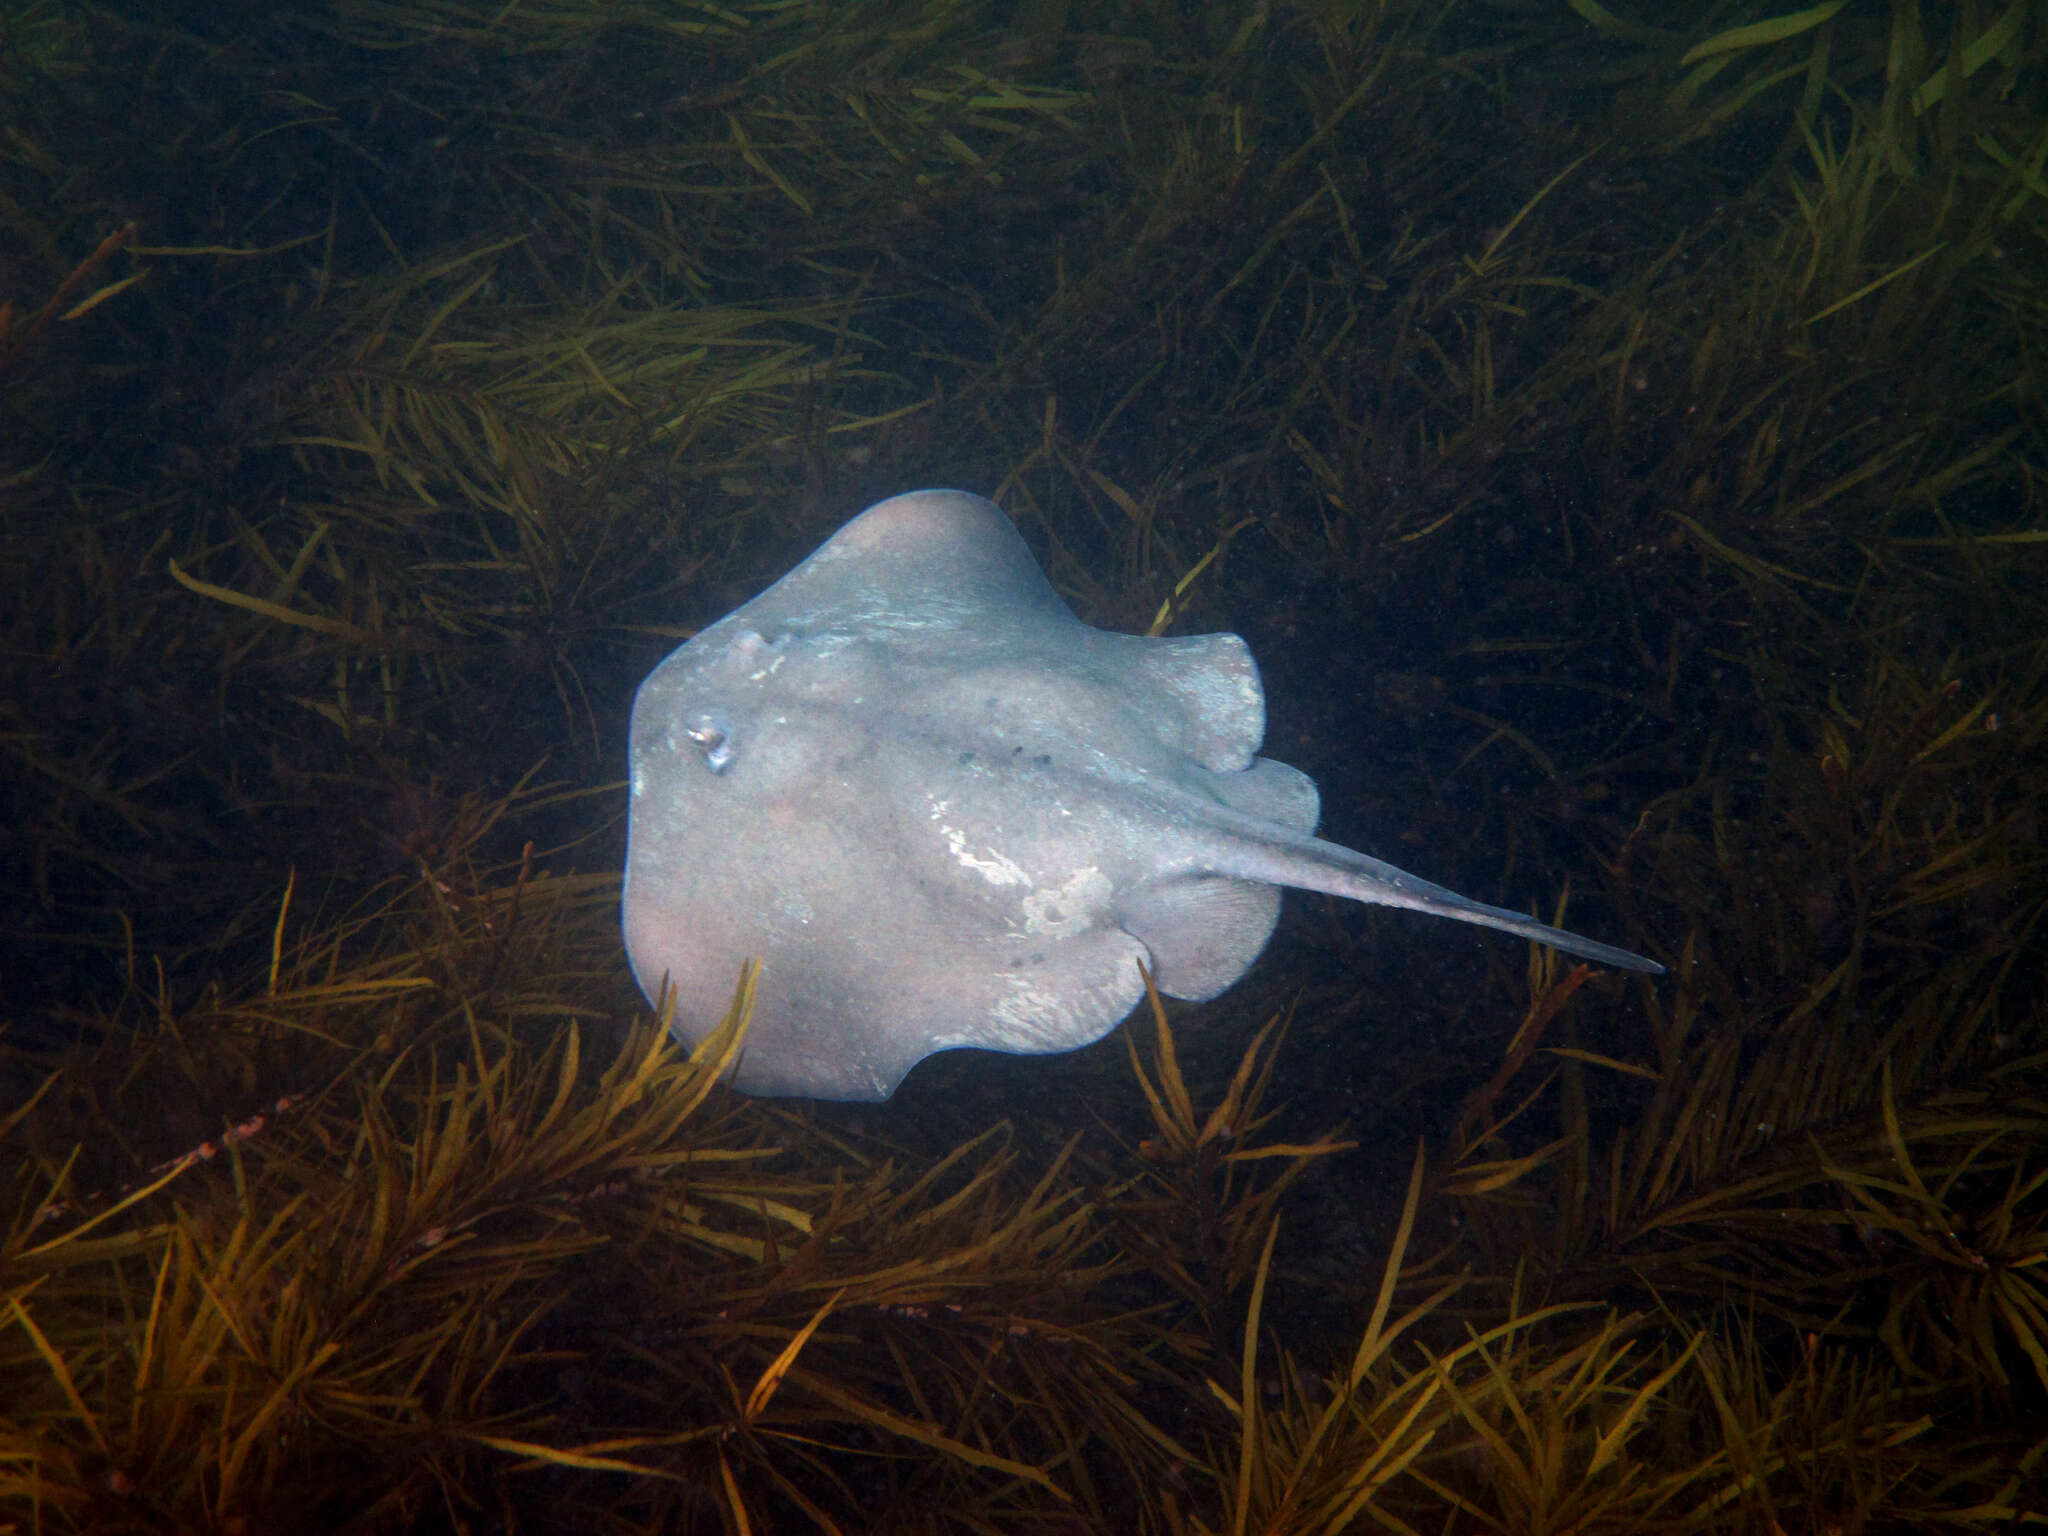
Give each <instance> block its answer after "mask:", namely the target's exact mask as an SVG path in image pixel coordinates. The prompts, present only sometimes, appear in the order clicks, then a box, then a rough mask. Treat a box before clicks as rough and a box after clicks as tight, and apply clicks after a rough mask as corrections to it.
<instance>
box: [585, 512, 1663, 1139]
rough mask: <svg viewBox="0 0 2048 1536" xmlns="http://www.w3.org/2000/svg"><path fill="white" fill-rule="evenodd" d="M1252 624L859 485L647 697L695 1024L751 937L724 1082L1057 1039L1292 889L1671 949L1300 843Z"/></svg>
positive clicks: (1259, 938) (1551, 938)
mask: <svg viewBox="0 0 2048 1536" xmlns="http://www.w3.org/2000/svg"><path fill="white" fill-rule="evenodd" d="M1265 715H1266V707H1265V694H1264V691H1263V689H1262V688H1261V687H1260V684H1259V674H1258V669H1257V667H1256V666H1255V665H1254V664H1253V661H1252V656H1251V651H1250V650H1249V648H1248V647H1247V646H1246V645H1245V643H1244V641H1243V640H1241V639H1239V638H1238V637H1237V636H1236V635H1227V634H1224V635H1196V636H1192V637H1185V638H1170V637H1169V638H1165V639H1153V638H1147V637H1143V636H1137V635H1123V634H1115V633H1112V632H1110V631H1107V630H1100V629H1095V628H1093V627H1091V626H1090V625H1087V624H1084V623H1082V622H1081V621H1080V620H1079V619H1077V618H1076V617H1075V616H1074V614H1073V613H1072V611H1071V610H1069V609H1068V607H1067V605H1066V604H1065V603H1064V602H1063V601H1061V599H1060V597H1059V594H1058V593H1056V592H1055V591H1054V590H1053V588H1052V584H1051V583H1050V582H1048V581H1047V580H1046V578H1045V576H1044V574H1043V573H1042V572H1041V571H1040V570H1039V568H1038V565H1037V562H1036V561H1035V560H1033V558H1032V556H1031V551H1030V549H1029V548H1028V547H1027V546H1026V545H1025V543H1024V540H1023V538H1022V537H1020V536H1019V534H1018V533H1017V530H1016V529H1015V528H1014V527H1013V526H1012V525H1011V523H1010V520H1009V519H1008V518H1007V517H1006V516H1004V515H1003V513H1002V512H1001V510H999V509H998V508H997V507H996V506H995V505H994V504H993V503H992V502H989V501H985V500H983V499H982V498H981V497H979V496H974V495H969V494H967V493H965V492H962V491H914V492H911V493H910V494H908V495H904V496H897V497H894V498H892V499H890V500H888V501H884V502H881V503H879V504H878V505H876V506H873V507H870V508H869V509H868V510H867V511H865V512H863V513H862V514H861V515H860V516H858V517H856V518H855V519H854V520H853V521H852V522H850V523H848V524H847V525H846V526H845V527H843V528H841V529H840V530H839V532H837V533H836V534H834V535H833V536H832V537H831V538H830V539H828V540H827V541H826V542H825V543H824V544H823V545H822V546H821V547H820V548H819V549H818V550H817V552H816V553H814V554H813V555H812V556H811V557H810V558H809V559H807V560H805V561H804V562H803V563H802V564H801V565H799V566H797V567H796V569H794V570H793V571H791V572H790V573H789V574H788V575H787V576H784V577H783V578H782V580H780V581H778V582H776V583H775V584H774V585H773V586H771V587H770V588H768V589H767V590H766V591H765V592H763V593H762V594H761V595H760V596H759V597H756V598H755V599H754V600H753V601H752V602H749V603H747V604H745V605H743V606H742V607H740V608H737V609H735V610H734V611H733V612H731V613H729V614H727V615H726V616H725V617H724V618H722V619H720V620H719V621H718V622H717V623H715V624H712V625H711V626H709V627H708V628H706V629H704V630H702V631H701V632H700V633H698V634H697V636H696V637H695V638H694V639H692V640H691V641H690V642H689V643H688V644H686V645H684V646H682V647H681V648H680V649H679V650H677V651H675V652H674V653H672V654H671V655H670V656H669V657H668V658H667V659H666V660H664V661H663V662H662V663H661V665H660V666H658V667H656V668H655V669H654V671H653V672H652V673H650V674H649V675H648V677H647V680H646V681H645V682H644V683H642V684H641V686H640V692H639V694H638V696H637V697H636V698H635V700H634V703H633V727H632V764H631V770H632V771H631V784H632V791H631V808H630V812H629V817H628V848H627V857H626V881H625V900H624V927H625V940H626V951H627V954H628V956H629V957H630V959H631V961H632V965H633V971H634V974H635V975H636V976H637V978H638V979H639V982H640V986H641V988H642V990H643V991H645V992H646V994H647V995H648V997H649V999H650V1000H653V1001H655V1002H656V1003H657V1005H660V1004H661V1003H663V1002H665V1001H671V1000H672V1003H673V1007H674V1023H673V1028H674V1030H675V1031H676V1033H677V1034H678V1035H679V1036H681V1037H682V1038H683V1039H685V1040H688V1041H690V1042H693V1043H694V1042H696V1041H698V1040H701V1039H702V1038H703V1037H704V1036H705V1035H706V1034H708V1033H709V1032H710V1031H711V1030H712V1029H713V1028H715V1027H716V1026H717V1024H718V1023H719V1021H720V1019H721V1018H722V1017H723V1016H724V1015H725V1013H726V1011H727V1009H728V1008H729V1007H730V1006H731V1004H732V1001H733V997H734V985H735V982H736V980H737V978H738V976H739V973H740V969H741V966H742V964H743V962H745V961H746V960H748V959H749V958H750V957H751V958H753V959H756V960H758V961H759V962H760V970H759V974H758V978H757V982H756V988H755V994H754V1011H753V1017H752V1023H751V1025H750V1027H749V1030H748V1033H747V1036H746V1039H745V1043H744V1047H743V1049H742V1052H741V1054H740V1056H739V1059H738V1063H737V1066H736V1067H735V1068H734V1070H733V1074H732V1082H733V1083H734V1085H735V1086H736V1087H738V1088H740V1089H743V1090H744V1091H746V1092H748V1093H756V1094H791V1095H809V1096H812V1097H816V1098H823V1099H869V1100H877V1099H886V1098H887V1097H889V1095H890V1094H891V1093H893V1092H894V1091H895V1090H896V1086H897V1084H898V1083H900V1082H901V1081H902V1080H903V1076H904V1074H905V1073H907V1072H908V1071H909V1070H910V1069H911V1068H912V1067H914V1066H916V1065H917V1063H918V1062H920V1061H922V1060H923V1059H924V1058H925V1057H927V1056H929V1055H931V1054H933V1053H934V1052H936V1051H948V1050H956V1049H959V1048H960V1047H963V1046H976V1047H980V1048H982V1049H984V1050H994V1051H1014V1052H1026V1053H1041V1052H1052V1051H1068V1050H1073V1049H1075V1048H1076V1047H1078V1046H1083V1045H1087V1044H1089V1043H1090V1042H1092V1041H1095V1040H1098V1039H1100V1038H1101V1037H1102V1036H1104V1035H1105V1034H1107V1033H1108V1032H1109V1031H1110V1030H1112V1029H1114V1028H1115V1027H1116V1025H1117V1024H1118V1023H1119V1022H1120V1021H1121V1020H1122V1019H1123V1018H1124V1017H1125V1015H1127V1014H1128V1013H1129V1012H1130V1011H1131V1010H1132V1008H1133V1007H1134V1006H1135V1005H1136V1004H1137V1003H1138V1002H1139V1000H1140V999H1141V998H1143V996H1144V995H1145V983H1144V977H1143V974H1142V973H1141V971H1140V966H1141V965H1142V966H1143V967H1144V969H1145V970H1146V971H1149V972H1150V973H1151V975H1152V977H1153V978H1154V980H1155V981H1156V983H1157V985H1158V988H1159V990H1160V991H1162V992H1164V993H1166V994H1167V995H1169V996H1172V997H1179V998H1188V999H1195V1000H1202V999H1207V998H1212V997H1215V996H1216V995H1217V994H1218V993H1220V992H1222V991H1223V990H1224V989H1225V988H1227V987H1229V986H1230V985H1231V983H1233V982H1235V981H1236V980H1237V979H1238V978H1239V977H1240V976H1242V975H1243V974H1244V973H1245V971H1246V970H1247V969H1248V968H1249V967H1250V965H1251V963H1252V961H1253V960H1255V959H1256V958H1258V955H1259V952H1260V950H1262V949H1263V948H1265V945H1266V941H1267V939H1268V938H1269V937H1270V936H1271V935H1272V932H1273V926H1274V924H1275V922H1276V921H1277V920H1278V917H1279V912H1280V888H1281V887H1283V886H1294V887H1297V888H1299V889H1302V890H1309V891H1322V892H1327V893H1328V894H1330V895H1333V896H1344V897H1349V898H1351V899H1352V900H1355V901H1367V902H1378V903H1381V904H1384V905H1387V906H1395V907H1409V908H1413V909H1414V910H1416V911H1420V912H1432V913H1435V914H1437V915H1438V916H1441V917H1452V918H1457V919H1460V920H1461V921H1464V922H1468V923H1483V924H1485V925H1487V926H1489V927H1493V928H1502V929H1505V930H1507V931H1508V932H1509V933H1514V934H1519V935H1521V936H1522V937H1524V938H1528V939H1533V940H1535V941H1536V942H1538V943H1540V944H1548V945H1550V946H1552V947H1553V948H1555V949H1559V950H1563V951H1565V952H1567V953H1569V954H1574V955H1580V956H1584V957H1585V958H1587V959H1589V960H1595V961H1599V962H1600V963H1602V964H1605V965H1610V966H1616V967H1619V968H1621V969H1624V970H1631V971H1650V972H1655V971H1661V970H1662V969H1663V967H1661V966H1659V965H1658V964H1656V962H1654V961H1651V960H1645V959H1643V958H1642V957H1641V956H1638V955H1632V954H1630V953H1628V952H1627V951H1626V950H1621V949H1616V948H1613V947H1612V946H1611V945H1607V944H1599V943H1595V942H1594V941H1593V940H1591V939H1586V938H1581V937H1579V936H1578V935H1577V934H1572V933H1566V932H1564V931H1563V930H1561V929H1558V928H1552V927H1549V926H1547V925H1545V924H1543V923H1539V922H1537V921H1535V920H1534V919H1533V918H1530V917H1527V916H1525V915H1523V914H1522V913H1519V912H1514V911H1510V910H1508V909H1506V908H1503V907H1490V906H1486V905H1483V904H1482V903H1480V902H1476V901H1470V900H1468V899H1466V898H1465V897H1463V896H1460V895H1458V894H1456V893H1455V892H1453V891H1449V890H1446V889H1444V888H1443V887H1442V886H1438V885H1432V884H1431V883H1430V882H1428V881H1427V880H1422V879H1418V878H1417V877H1416V876H1414V875H1411V874H1408V873H1407V872H1406V871H1404V870H1399V869H1396V868H1394V866H1393V865H1391V864H1383V863H1381V862H1380V861H1379V860H1378V859H1373V858H1368V857H1367V856H1366V855H1364V854H1362V853H1355V852H1353V851H1352V850H1351V849H1349V848H1344V847H1341V846H1339V845H1338V844H1336V843H1329V842H1325V841H1323V840H1322V839H1320V838H1318V837H1316V836H1315V835H1314V834H1315V827H1316V820H1317V816H1318V813H1319V802H1318V797H1317V794H1316V787H1315V784H1314V782H1313V781H1312V780H1311V779H1310V778H1309V777H1308V775H1306V774H1304V773H1302V772H1300V771H1299V770H1297V769H1294V768H1290V767H1288V766H1287V765H1286V764H1284V763H1278V762H1274V761H1272V760H1271V759H1269V758H1263V757H1260V756H1258V755H1257V754H1258V749H1259V745H1260V743H1261V741H1262V740H1263V738H1264V736H1265Z"/></svg>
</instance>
